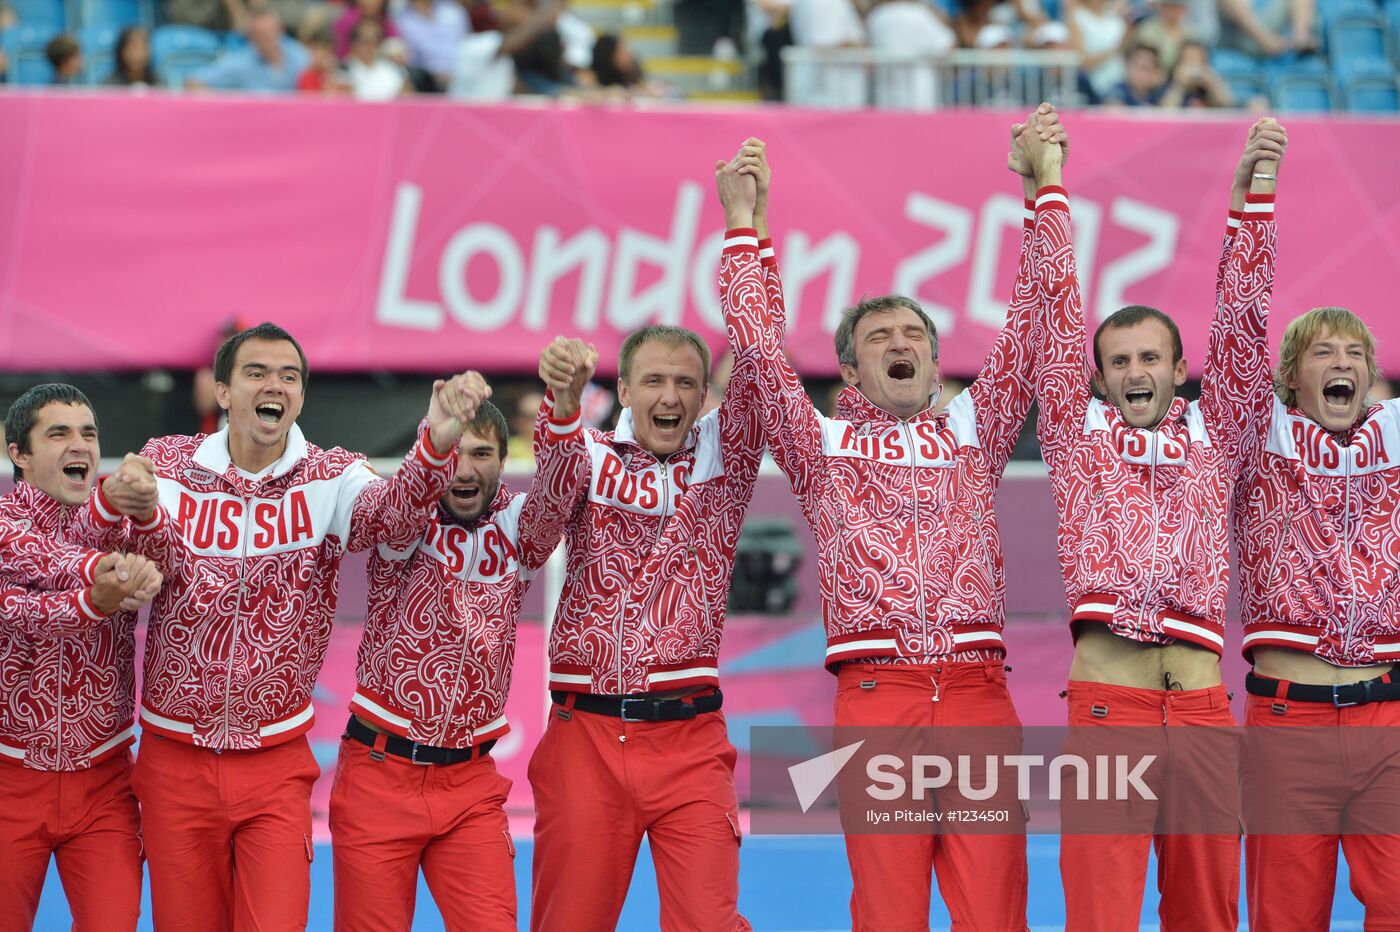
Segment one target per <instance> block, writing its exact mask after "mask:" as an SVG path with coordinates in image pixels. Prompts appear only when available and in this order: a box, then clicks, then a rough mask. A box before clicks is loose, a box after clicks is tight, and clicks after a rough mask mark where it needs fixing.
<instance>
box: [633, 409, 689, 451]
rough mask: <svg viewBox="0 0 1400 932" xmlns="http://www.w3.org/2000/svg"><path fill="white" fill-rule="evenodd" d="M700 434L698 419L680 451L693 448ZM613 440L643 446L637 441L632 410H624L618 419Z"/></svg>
mask: <svg viewBox="0 0 1400 932" xmlns="http://www.w3.org/2000/svg"><path fill="white" fill-rule="evenodd" d="M699 434H700V421H699V420H698V419H697V420H696V421H695V423H694V424H693V425H691V428H690V433H689V434H687V435H686V438H685V442H684V443H682V444H681V446H680V449H681V450H689V449H690V448H691V447H693V446H695V438H696V437H698V436H699ZM613 440H614V441H616V442H617V443H635V444H637V446H641V445H642V443H641V441H640V440H638V439H637V430H636V428H635V427H633V426H632V409H631V408H623V409H622V414H621V415H620V416H619V417H618V419H617V427H615V428H613ZM677 452H679V451H677Z"/></svg>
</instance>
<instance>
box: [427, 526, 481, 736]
mask: <svg viewBox="0 0 1400 932" xmlns="http://www.w3.org/2000/svg"><path fill="white" fill-rule="evenodd" d="M480 549H481V533H480V529H478V530H477V532H476V533H474V534H472V556H471V560H469V561H468V562H467V575H468V576H469V577H470V575H471V573H472V572H473V571H474V570H475V569H476V558H477V554H478V552H479V551H480ZM467 635H468V631H467V625H466V624H463V625H462V638H461V643H460V644H458V645H457V675H456V676H455V677H454V678H453V680H452V695H451V697H450V699H451V701H450V702H448V703H447V709H446V714H445V715H443V718H442V731H441V732H440V733H439V734H438V737H437V745H438V746H439V747H442V746H444V745H445V744H446V743H447V730H448V728H449V726H450V725H451V724H452V713H453V711H454V710H455V709H456V708H457V699H458V697H459V696H460V695H461V691H462V667H463V666H465V665H466V662H467ZM462 719H463V722H464V724H465V726H466V729H467V745H468V746H471V745H472V744H474V743H475V742H474V741H473V740H472V727H471V715H470V714H463V716H462Z"/></svg>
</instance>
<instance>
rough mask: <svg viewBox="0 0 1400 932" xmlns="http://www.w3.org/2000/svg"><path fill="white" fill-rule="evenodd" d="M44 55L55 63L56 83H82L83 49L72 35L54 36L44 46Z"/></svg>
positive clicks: (50, 62)
mask: <svg viewBox="0 0 1400 932" xmlns="http://www.w3.org/2000/svg"><path fill="white" fill-rule="evenodd" d="M44 55H45V56H46V57H47V58H48V60H49V64H50V65H53V83H54V84H55V85H60V86H61V85H73V84H81V83H82V81H81V78H82V74H83V51H82V49H80V48H78V43H77V41H76V40H74V38H73V37H72V36H69V35H62V36H54V37H53V38H52V39H50V40H49V44H48V45H46V46H44Z"/></svg>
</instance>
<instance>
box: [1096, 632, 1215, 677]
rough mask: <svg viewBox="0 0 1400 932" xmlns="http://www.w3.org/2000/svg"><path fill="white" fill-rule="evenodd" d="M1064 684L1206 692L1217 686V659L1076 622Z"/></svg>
mask: <svg viewBox="0 0 1400 932" xmlns="http://www.w3.org/2000/svg"><path fill="white" fill-rule="evenodd" d="M1069 678H1070V679H1071V680H1073V681H1075V682H1081V683H1108V684H1110V685H1113V686H1127V687H1130V688H1133V689H1208V688H1210V687H1212V686H1219V685H1220V658H1219V657H1218V656H1216V654H1215V652H1214V651H1210V650H1207V649H1206V648H1204V647H1200V646H1198V645H1195V644H1189V643H1186V642H1184V641H1178V642H1176V643H1175V644H1151V643H1146V642H1143V641H1134V640H1132V639H1130V638H1126V637H1123V636H1121V635H1118V634H1114V633H1113V632H1112V631H1110V630H1109V629H1108V628H1107V626H1105V625H1102V624H1099V623H1097V622H1081V623H1080V624H1079V637H1078V639H1077V640H1076V641H1075V644H1074V662H1073V663H1071V664H1070V668H1069Z"/></svg>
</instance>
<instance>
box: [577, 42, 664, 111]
mask: <svg viewBox="0 0 1400 932" xmlns="http://www.w3.org/2000/svg"><path fill="white" fill-rule="evenodd" d="M593 80H594V81H596V82H597V84H598V87H599V88H600V89H602V90H603V91H604V92H605V93H606V94H609V95H613V94H620V95H622V96H625V97H659V96H661V91H660V89H659V88H655V87H653V86H652V85H651V84H650V83H649V82H648V81H647V78H646V74H645V73H644V72H643V71H642V64H641V62H639V61H637V56H635V55H633V54H632V48H631V46H629V45H628V44H627V42H626V40H625V39H623V38H622V37H620V36H615V35H613V34H612V33H604V34H603V35H601V36H599V37H598V41H597V42H594V43H593Z"/></svg>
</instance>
